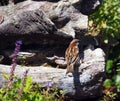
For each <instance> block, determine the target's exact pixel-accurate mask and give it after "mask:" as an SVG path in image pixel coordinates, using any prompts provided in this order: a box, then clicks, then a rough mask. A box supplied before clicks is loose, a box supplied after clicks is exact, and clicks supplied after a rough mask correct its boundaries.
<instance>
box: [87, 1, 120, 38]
mask: <svg viewBox="0 0 120 101" xmlns="http://www.w3.org/2000/svg"><path fill="white" fill-rule="evenodd" d="M89 26H90V28H89V30H90V33H91V34H98V32H101V34H103V36H104V38H106V39H108V36H112V37H114V38H116V39H120V34H119V32H120V1H119V0H103V3H102V5H101V7H100V8H99V10H98V11H97V12H96V13H94V14H93V15H91V16H90V20H89Z"/></svg>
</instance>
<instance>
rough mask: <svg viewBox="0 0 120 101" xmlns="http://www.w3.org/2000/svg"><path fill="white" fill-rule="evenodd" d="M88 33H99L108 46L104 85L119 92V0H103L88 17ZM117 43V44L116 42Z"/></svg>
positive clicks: (95, 34)
mask: <svg viewBox="0 0 120 101" xmlns="http://www.w3.org/2000/svg"><path fill="white" fill-rule="evenodd" d="M89 34H91V35H93V36H97V35H100V36H102V37H103V42H104V43H105V44H106V45H109V43H110V42H112V41H113V40H115V44H114V43H112V46H110V49H109V53H108V55H109V56H108V59H107V63H106V72H107V79H106V80H105V82H104V86H105V87H112V86H116V87H117V91H119V92H120V46H119V45H120V1H119V0H103V2H102V5H101V6H100V8H99V10H98V11H97V12H95V13H94V14H92V15H91V16H90V18H89ZM118 42H119V43H118ZM116 43H117V44H116Z"/></svg>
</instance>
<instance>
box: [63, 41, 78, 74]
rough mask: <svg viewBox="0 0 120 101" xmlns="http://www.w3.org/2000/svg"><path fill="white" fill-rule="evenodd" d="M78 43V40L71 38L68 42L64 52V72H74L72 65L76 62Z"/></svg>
mask: <svg viewBox="0 0 120 101" xmlns="http://www.w3.org/2000/svg"><path fill="white" fill-rule="evenodd" d="M78 45H79V40H78V39H73V40H72V41H71V43H70V44H69V46H68V48H67V49H66V52H65V61H66V63H67V71H66V74H68V73H73V72H74V65H75V64H76V62H77V60H78V58H79V47H78Z"/></svg>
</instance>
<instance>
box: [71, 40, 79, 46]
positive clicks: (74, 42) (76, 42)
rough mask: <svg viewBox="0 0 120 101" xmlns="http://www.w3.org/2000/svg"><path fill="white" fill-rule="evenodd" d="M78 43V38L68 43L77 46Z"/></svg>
mask: <svg viewBox="0 0 120 101" xmlns="http://www.w3.org/2000/svg"><path fill="white" fill-rule="evenodd" d="M78 45H79V40H78V39H73V40H72V41H71V43H70V46H71V47H74V46H78Z"/></svg>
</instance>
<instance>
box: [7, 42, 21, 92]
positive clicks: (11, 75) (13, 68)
mask: <svg viewBox="0 0 120 101" xmlns="http://www.w3.org/2000/svg"><path fill="white" fill-rule="evenodd" d="M15 45H16V47H15V50H14V53H13V59H12V67H11V71H10V76H9V80H8V87H7V89H8V90H9V88H10V87H11V85H12V82H13V76H14V71H15V67H16V63H17V54H18V52H19V51H20V46H21V45H22V41H21V40H18V41H16V43H15Z"/></svg>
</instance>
